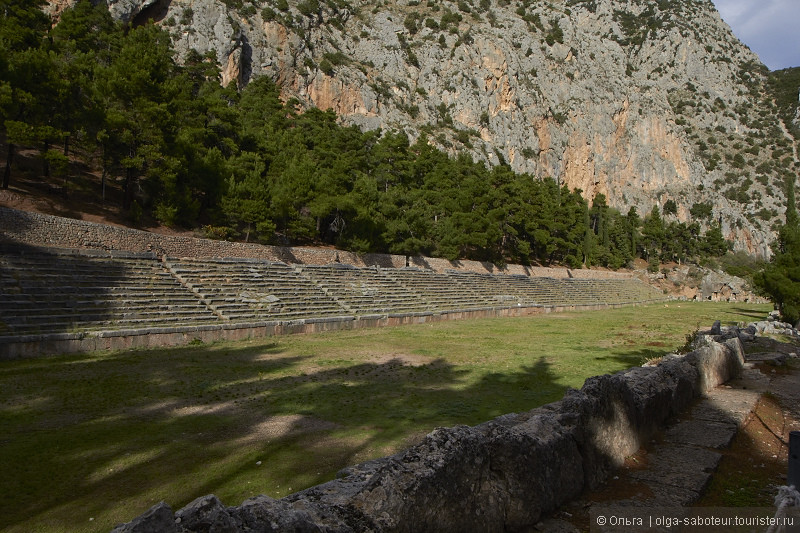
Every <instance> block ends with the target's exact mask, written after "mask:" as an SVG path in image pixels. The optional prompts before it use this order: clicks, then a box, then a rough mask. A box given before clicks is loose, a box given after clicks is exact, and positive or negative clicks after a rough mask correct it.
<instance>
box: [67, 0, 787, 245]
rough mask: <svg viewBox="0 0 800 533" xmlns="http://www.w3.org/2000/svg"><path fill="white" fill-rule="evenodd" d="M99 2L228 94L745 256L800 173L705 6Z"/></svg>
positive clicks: (762, 84) (765, 98)
mask: <svg viewBox="0 0 800 533" xmlns="http://www.w3.org/2000/svg"><path fill="white" fill-rule="evenodd" d="M54 1H55V0H54ZM108 2H109V4H110V8H111V10H112V13H114V14H115V16H117V17H118V18H121V19H123V20H131V21H134V22H139V21H141V20H142V19H144V18H147V19H152V20H155V21H156V22H157V23H158V24H161V25H162V26H163V27H165V28H166V29H168V30H169V31H170V33H171V34H172V35H173V38H174V42H175V46H176V49H177V50H178V51H179V53H180V54H184V53H186V51H187V50H189V49H191V48H195V49H197V50H198V51H199V52H201V53H203V52H206V51H208V50H214V51H215V52H216V54H217V57H218V59H219V63H220V65H221V67H222V71H223V76H224V80H225V82H232V81H235V82H236V83H239V84H246V83H247V82H248V80H249V79H251V78H252V77H253V76H264V75H266V76H270V77H271V78H272V79H274V80H275V81H276V82H277V83H278V84H279V86H280V87H281V90H282V92H283V94H284V95H285V96H286V97H296V98H298V99H299V100H300V101H301V102H303V103H305V104H306V105H309V106H317V107H320V108H323V109H327V108H332V109H333V110H334V111H336V113H337V114H339V115H340V116H341V117H342V120H343V121H345V122H347V123H351V124H357V125H359V126H361V127H363V128H383V129H398V130H404V131H406V132H407V133H408V135H409V136H410V137H411V138H412V140H413V139H414V138H415V137H417V136H418V135H419V134H420V132H422V131H425V132H427V133H428V135H429V137H430V138H431V139H432V141H433V142H435V143H436V144H437V145H438V146H440V147H441V148H443V149H445V150H448V151H450V152H456V151H459V150H467V151H469V152H470V153H472V154H473V156H474V157H475V158H476V159H479V160H484V161H486V162H487V163H488V164H497V163H498V162H500V161H501V160H504V161H506V162H508V163H509V164H510V165H511V166H512V167H513V168H514V169H516V170H518V171H525V172H530V173H531V174H533V175H535V176H538V177H540V178H545V177H552V178H554V179H556V180H558V181H559V182H560V183H562V184H563V183H565V184H567V185H569V186H570V187H573V188H576V187H577V188H580V189H582V190H583V191H584V194H585V195H586V196H587V198H589V199H591V198H593V197H594V196H595V195H596V194H597V193H603V194H604V195H606V196H607V198H608V199H609V202H610V204H611V205H612V206H614V207H616V208H618V209H619V210H621V211H627V210H628V208H629V207H631V206H635V207H636V208H637V209H638V211H639V213H640V214H645V213H647V212H649V210H650V209H651V208H652V206H653V205H663V204H664V202H666V201H667V200H670V199H672V200H674V201H675V202H676V204H677V205H678V206H679V209H678V213H677V217H678V218H679V219H681V220H689V219H695V220H698V221H699V222H701V223H702V224H703V225H706V224H708V223H710V222H711V221H716V220H721V221H722V225H723V232H724V233H725V235H726V236H727V237H728V238H729V239H731V240H733V241H734V242H735V244H736V247H737V248H738V249H744V250H747V251H749V252H751V253H758V254H762V255H767V254H768V253H769V247H768V245H769V242H770V241H771V240H772V239H773V238H774V230H773V226H774V224H775V223H776V222H778V221H780V220H781V215H782V213H783V211H784V207H783V202H784V194H783V192H782V185H781V184H782V182H783V179H784V176H785V175H787V174H789V173H790V174H793V175H796V174H797V170H798V168H800V163H798V160H797V155H796V154H797V152H796V148H795V139H794V138H793V137H792V135H791V133H790V129H789V128H787V127H785V126H784V124H783V122H782V121H781V120H780V118H779V113H778V110H777V107H776V105H775V103H774V101H773V99H772V97H771V96H770V93H769V92H768V91H767V87H768V84H767V83H766V82H767V76H768V71H767V69H766V68H765V67H764V66H763V65H762V64H761V62H760V60H759V59H758V57H757V56H756V55H755V54H754V53H753V52H751V51H750V50H749V49H748V48H747V47H745V46H744V45H743V44H742V43H741V42H739V41H738V40H737V39H736V37H735V36H734V35H733V33H732V32H731V30H730V28H729V27H728V26H727V25H726V24H725V23H724V22H723V21H722V19H721V18H720V16H719V14H718V13H717V11H716V10H715V8H714V6H713V4H712V3H711V1H710V0H628V1H626V2H618V1H615V0H550V1H547V2H543V1H532V0H457V1H449V0H400V1H399V2H388V1H387V2H381V1H380V0H349V1H348V0H302V1H299V2H298V0H108ZM792 129H793V128H792ZM709 206H710V213H709V209H708V207H709ZM692 207H695V209H694V210H693V209H692ZM704 208H705V209H704ZM693 213H694V214H693Z"/></svg>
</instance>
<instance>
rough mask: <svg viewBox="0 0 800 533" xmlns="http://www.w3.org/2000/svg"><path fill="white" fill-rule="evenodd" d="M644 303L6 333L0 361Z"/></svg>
mask: <svg viewBox="0 0 800 533" xmlns="http://www.w3.org/2000/svg"><path fill="white" fill-rule="evenodd" d="M647 303H649V302H640V304H630V303H627V304H598V305H579V306H578V305H572V306H546V307H545V306H532V307H511V308H493V307H489V308H485V309H470V310H465V311H459V310H454V311H444V312H431V311H428V312H414V313H387V314H385V315H366V316H360V317H354V316H334V317H322V318H305V319H300V320H272V321H260V322H236V323H216V324H202V325H195V326H170V327H150V328H140V329H118V330H107V331H83V332H76V333H43V334H34V335H4V336H0V361H3V360H10V359H24V358H32V357H41V356H44V355H49V354H66V353H86V352H95V351H100V350H128V349H131V348H162V347H165V346H181V345H185V344H188V343H190V342H192V341H201V342H204V343H208V342H216V341H225V340H227V341H237V340H243V339H252V338H262V337H269V336H273V335H291V334H297V333H319V332H322V331H338V330H351V329H360V328H372V327H382V326H401V325H406V324H425V323H434V322H442V321H447V320H462V319H474V318H495V317H519V316H533V315H537V314H541V313H553V312H562V311H597V310H601V309H614V308H618V307H630V306H631V305H644V304H647Z"/></svg>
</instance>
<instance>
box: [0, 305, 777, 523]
mask: <svg viewBox="0 0 800 533" xmlns="http://www.w3.org/2000/svg"><path fill="white" fill-rule="evenodd" d="M769 310H770V307H769V306H763V305H762V306H749V305H743V304H712V303H670V304H669V305H664V304H660V305H652V306H648V307H630V308H624V309H617V310H610V311H598V312H582V313H561V314H552V315H542V316H538V317H529V318H505V319H485V320H465V321H454V322H445V323H440V324H434V325H415V326H403V327H396V328H382V329H369V330H358V331H349V332H331V333H325V334H316V335H306V336H293V337H280V338H270V339H260V340H256V341H247V342H239V343H220V344H213V345H200V346H197V345H195V346H185V347H180V348H170V349H161V350H151V351H128V352H113V353H94V354H88V355H80V356H57V357H48V358H40V359H35V360H27V361H10V362H3V363H0V429H1V430H0V530H2V531H4V532H29V531H37V532H56V531H70V532H72V531H104V532H107V531H109V530H110V528H111V527H113V525H115V524H116V523H120V522H125V521H128V520H130V519H132V518H133V517H135V516H137V515H138V514H140V513H142V512H144V511H145V510H147V509H148V508H149V507H150V506H151V505H153V504H155V503H157V502H158V501H160V500H165V501H166V502H167V503H169V504H170V505H171V506H172V507H173V509H178V508H180V507H181V506H183V505H185V504H186V503H188V502H189V501H191V500H192V499H194V498H195V497H197V496H201V495H204V494H208V493H214V494H216V495H217V496H219V497H220V498H221V499H222V501H223V502H225V503H226V504H228V505H237V504H239V503H241V501H242V500H244V499H246V498H248V497H250V496H253V495H257V494H267V495H270V496H273V497H280V496H284V495H286V494H288V493H290V492H294V491H297V490H299V489H302V488H305V487H308V486H311V485H314V484H317V483H321V482H323V481H326V480H329V479H331V478H332V477H333V476H334V475H335V473H336V471H337V470H339V469H340V468H342V467H344V466H347V465H349V464H354V463H356V462H360V461H364V460H367V459H370V458H374V457H379V456H383V455H387V454H390V453H393V452H396V451H399V450H401V449H403V448H405V447H407V446H408V445H410V444H412V443H413V442H415V441H417V440H419V439H420V438H421V437H422V436H424V435H425V434H426V433H428V432H429V431H430V430H432V429H433V428H434V427H437V426H450V425H454V424H477V423H480V422H483V421H485V420H488V419H491V418H493V417H495V416H497V415H500V414H503V413H508V412H519V411H525V410H529V409H531V408H533V407H536V406H538V405H542V404H545V403H548V402H552V401H555V400H558V399H560V398H561V396H562V395H563V394H564V391H565V390H566V389H567V388H568V387H580V386H581V385H582V384H583V381H584V380H585V379H586V378H587V377H590V376H593V375H597V374H602V373H607V372H615V371H618V370H622V369H625V368H628V367H630V366H633V365H638V364H640V363H641V362H642V361H643V360H646V359H648V358H651V357H655V356H658V355H661V354H663V353H666V352H668V351H671V350H674V349H676V348H677V347H679V346H681V345H682V344H683V343H684V342H685V339H686V334H687V333H688V332H689V331H691V330H694V329H696V328H697V327H698V326H703V327H710V325H711V323H712V322H713V321H714V320H722V321H723V323H736V322H748V321H753V320H757V319H760V318H762V317H764V316H765V315H766V313H767V312H768V311H769ZM259 462H260V464H258V463H259Z"/></svg>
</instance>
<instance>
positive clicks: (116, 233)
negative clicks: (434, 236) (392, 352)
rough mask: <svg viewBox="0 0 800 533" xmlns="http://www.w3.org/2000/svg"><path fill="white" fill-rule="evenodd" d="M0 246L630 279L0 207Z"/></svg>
mask: <svg viewBox="0 0 800 533" xmlns="http://www.w3.org/2000/svg"><path fill="white" fill-rule="evenodd" d="M0 241H6V242H11V243H21V244H29V245H33V246H47V247H55V248H73V249H81V248H84V249H87V248H88V249H97V250H127V251H131V252H140V253H141V252H145V253H147V252H149V253H154V254H156V255H157V256H159V257H163V256H165V255H168V256H172V257H189V258H195V259H208V258H215V257H241V258H249V259H262V260H267V261H283V262H284V263H294V264H310V265H328V264H333V263H345V264H350V265H354V266H361V267H363V266H380V267H385V268H402V267H405V266H417V267H420V268H428V269H431V270H435V271H440V272H441V271H444V270H466V271H470V272H478V273H482V274H485V273H495V274H497V273H502V274H520V275H527V276H543V277H552V278H569V277H582V278H593V279H630V278H631V277H632V276H631V275H630V274H628V273H624V272H610V271H601V270H567V269H566V268H544V267H526V266H522V265H507V266H505V267H504V268H502V269H501V268H499V267H497V266H495V265H493V264H491V263H482V262H479V261H448V260H447V259H437V258H430V257H406V256H403V255H389V254H355V253H352V252H346V251H342V250H333V249H327V248H303V247H284V246H266V245H260V244H252V243H242V242H228V241H216V240H210V239H198V238H194V237H184V236H174V235H161V234H158V233H150V232H147V231H140V230H135V229H130V228H124V227H119V226H109V225H105V224H96V223H94V222H87V221H85V220H75V219H71V218H62V217H56V216H51V215H43V214H40V213H31V212H28V211H19V210H16V209H10V208H6V207H0Z"/></svg>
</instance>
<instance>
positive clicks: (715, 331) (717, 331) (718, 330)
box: [711, 320, 722, 335]
mask: <svg viewBox="0 0 800 533" xmlns="http://www.w3.org/2000/svg"><path fill="white" fill-rule="evenodd" d="M711 334H712V335H721V334H722V324H721V323H720V321H719V320H717V321H716V322H714V325H713V326H711Z"/></svg>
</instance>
